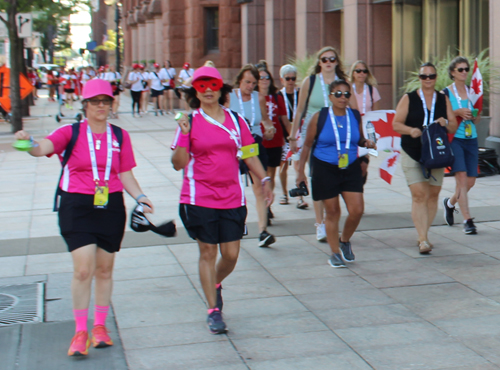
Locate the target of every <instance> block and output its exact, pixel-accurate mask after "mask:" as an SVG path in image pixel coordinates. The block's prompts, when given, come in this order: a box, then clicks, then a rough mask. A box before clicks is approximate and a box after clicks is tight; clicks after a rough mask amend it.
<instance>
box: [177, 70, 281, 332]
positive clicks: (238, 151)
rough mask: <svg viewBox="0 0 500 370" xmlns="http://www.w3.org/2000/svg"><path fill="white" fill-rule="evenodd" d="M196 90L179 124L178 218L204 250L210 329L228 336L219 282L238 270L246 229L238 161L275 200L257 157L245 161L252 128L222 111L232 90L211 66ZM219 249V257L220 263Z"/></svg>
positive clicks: (197, 77)
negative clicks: (181, 172)
mask: <svg viewBox="0 0 500 370" xmlns="http://www.w3.org/2000/svg"><path fill="white" fill-rule="evenodd" d="M192 85H193V87H192V88H190V89H188V90H186V99H187V102H188V103H189V105H190V107H191V108H193V109H195V111H194V112H193V114H192V115H191V116H190V117H187V116H186V115H183V116H182V118H180V119H179V120H178V124H179V128H178V129H177V132H176V136H175V139H174V143H173V144H172V149H173V150H174V153H173V155H172V163H173V165H174V168H175V169H176V170H180V169H183V170H184V182H183V185H182V190H181V199H180V216H181V219H182V221H183V223H184V226H185V228H186V230H187V232H188V233H189V235H190V236H191V237H192V238H193V239H195V240H196V241H197V242H198V246H199V249H200V261H199V270H200V280H201V285H202V287H203V291H204V293H205V297H206V300H207V305H208V318H207V324H208V328H209V330H210V332H211V333H212V334H221V333H224V332H225V331H226V324H225V323H224V321H223V319H222V313H221V311H222V295H221V290H222V287H221V282H222V280H224V279H225V278H226V277H227V276H228V275H229V274H230V273H231V272H232V271H233V269H234V267H235V266H236V261H237V259H238V254H239V251H240V239H241V238H242V237H243V235H244V234H245V229H246V226H245V219H246V216H247V208H246V201H245V192H244V186H243V182H242V180H241V176H240V170H239V160H240V158H245V159H243V160H244V162H245V164H246V165H247V166H248V168H249V169H250V170H251V171H252V172H253V173H254V174H256V175H257V177H258V179H259V180H260V181H261V183H262V186H263V188H264V194H265V197H266V198H267V203H268V206H269V204H270V203H271V201H272V196H273V195H272V190H271V187H270V183H269V177H266V172H265V171H264V168H263V167H262V165H261V163H260V160H259V159H258V157H257V156H250V157H248V158H247V157H246V153H247V152H250V151H251V149H252V148H253V146H250V145H252V144H254V140H253V137H252V134H251V132H250V130H249V128H248V125H247V124H246V122H245V120H244V119H243V118H242V117H241V116H239V115H238V114H237V113H234V112H232V111H230V110H229V109H227V108H225V107H224V106H223V105H224V104H225V103H226V102H227V99H228V95H229V92H230V91H231V87H230V86H229V85H225V84H224V83H223V81H222V77H221V75H220V73H219V72H218V71H217V69H215V68H213V67H201V68H199V69H198V70H196V72H195V73H194V75H193V81H192ZM256 154H257V153H254V155H256ZM219 246H220V253H221V257H220V259H219V261H217V253H218V248H219ZM216 262H217V263H216Z"/></svg>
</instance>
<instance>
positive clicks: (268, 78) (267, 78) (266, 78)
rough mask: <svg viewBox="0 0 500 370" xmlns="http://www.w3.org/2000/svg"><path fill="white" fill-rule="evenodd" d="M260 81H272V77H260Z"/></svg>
mask: <svg viewBox="0 0 500 370" xmlns="http://www.w3.org/2000/svg"><path fill="white" fill-rule="evenodd" d="M260 79H261V80H270V79H271V77H269V76H260Z"/></svg>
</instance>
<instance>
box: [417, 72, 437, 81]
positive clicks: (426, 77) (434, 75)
mask: <svg viewBox="0 0 500 370" xmlns="http://www.w3.org/2000/svg"><path fill="white" fill-rule="evenodd" d="M436 77H437V74H435V73H433V74H431V75H418V78H420V79H421V80H435V79H436Z"/></svg>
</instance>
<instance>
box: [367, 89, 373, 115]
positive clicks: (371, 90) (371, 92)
mask: <svg viewBox="0 0 500 370" xmlns="http://www.w3.org/2000/svg"><path fill="white" fill-rule="evenodd" d="M368 90H370V98H372V110H373V86H372V85H368Z"/></svg>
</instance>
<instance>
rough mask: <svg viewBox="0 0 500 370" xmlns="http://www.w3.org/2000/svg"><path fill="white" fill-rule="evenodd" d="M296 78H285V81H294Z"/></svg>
mask: <svg viewBox="0 0 500 370" xmlns="http://www.w3.org/2000/svg"><path fill="white" fill-rule="evenodd" d="M296 79H297V77H285V80H286V81H295V80H296Z"/></svg>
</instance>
